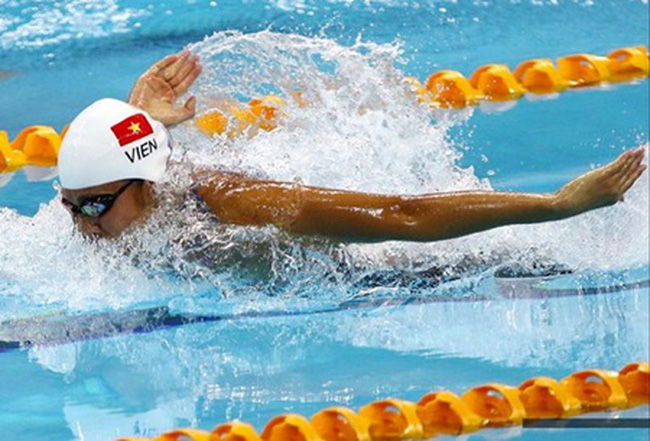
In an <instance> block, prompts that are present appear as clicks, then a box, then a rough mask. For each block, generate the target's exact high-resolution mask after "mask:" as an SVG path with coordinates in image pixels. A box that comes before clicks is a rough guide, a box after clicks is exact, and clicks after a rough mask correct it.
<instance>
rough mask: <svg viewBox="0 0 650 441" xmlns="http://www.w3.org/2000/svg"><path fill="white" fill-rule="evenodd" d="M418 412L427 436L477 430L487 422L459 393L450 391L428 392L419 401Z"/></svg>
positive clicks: (458, 433)
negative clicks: (473, 410)
mask: <svg viewBox="0 0 650 441" xmlns="http://www.w3.org/2000/svg"><path fill="white" fill-rule="evenodd" d="M416 412H417V415H418V418H420V421H421V422H422V429H423V431H424V436H425V437H433V436H435V435H437V434H445V435H460V434H461V433H470V432H476V431H477V430H479V429H480V428H481V427H483V426H484V424H485V420H484V419H483V418H481V417H480V416H478V415H477V414H475V413H474V412H472V410H471V409H470V408H469V406H467V404H466V403H465V402H464V401H463V400H461V398H460V397H459V396H458V395H456V394H454V393H452V392H448V391H440V392H431V393H428V394H426V395H425V396H423V397H422V398H421V399H420V401H418V403H417V410H416Z"/></svg>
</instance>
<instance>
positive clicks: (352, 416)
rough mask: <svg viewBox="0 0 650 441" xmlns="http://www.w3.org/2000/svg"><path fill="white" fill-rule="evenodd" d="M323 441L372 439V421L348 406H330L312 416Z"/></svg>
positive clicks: (367, 440) (364, 440)
mask: <svg viewBox="0 0 650 441" xmlns="http://www.w3.org/2000/svg"><path fill="white" fill-rule="evenodd" d="M311 424H312V426H314V429H315V430H316V432H317V433H318V435H319V436H320V437H321V438H322V439H323V441H371V438H370V421H369V420H367V419H366V418H364V417H362V416H360V415H357V414H356V413H355V412H354V411H353V410H351V409H348V408H347V407H330V408H327V409H325V410H321V411H320V412H317V413H315V414H314V416H312V417H311Z"/></svg>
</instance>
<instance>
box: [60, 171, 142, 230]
mask: <svg viewBox="0 0 650 441" xmlns="http://www.w3.org/2000/svg"><path fill="white" fill-rule="evenodd" d="M129 182H130V181H128V180H125V181H115V182H111V183H108V184H102V185H97V186H95V187H88V188H83V189H80V190H67V189H63V190H62V191H61V196H62V198H63V200H64V205H69V204H70V203H71V204H73V205H74V206H75V207H79V204H80V203H82V202H83V201H84V200H87V199H88V198H91V197H93V196H99V195H115V194H116V193H118V192H119V191H120V190H121V189H123V191H122V193H120V194H119V195H118V196H117V198H115V200H114V202H113V205H112V206H111V207H110V208H109V209H108V210H107V211H105V212H104V213H103V214H102V215H101V216H99V217H90V216H86V215H83V214H80V213H78V212H76V211H77V210H76V208H73V209H70V208H68V211H69V212H70V214H71V215H72V219H73V221H74V223H75V225H76V226H77V228H78V229H79V231H81V232H82V233H83V234H86V235H90V236H96V237H117V236H119V235H120V234H121V233H122V232H124V231H125V230H127V229H128V228H129V227H132V226H134V225H135V224H137V223H138V221H141V220H143V218H144V217H145V216H146V214H147V212H148V209H149V207H150V206H151V201H152V192H151V183H150V182H147V181H133V182H132V183H131V184H130V185H128V186H127V184H129ZM125 186H126V188H125Z"/></svg>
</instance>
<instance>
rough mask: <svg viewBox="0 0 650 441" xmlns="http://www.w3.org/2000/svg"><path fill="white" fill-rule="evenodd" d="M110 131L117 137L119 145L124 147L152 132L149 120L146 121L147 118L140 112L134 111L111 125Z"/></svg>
mask: <svg viewBox="0 0 650 441" xmlns="http://www.w3.org/2000/svg"><path fill="white" fill-rule="evenodd" d="M111 131H112V132H113V134H114V135H115V137H116V138H117V142H119V144H120V147H124V146H125V145H127V144H131V143H132V142H135V141H137V140H138V139H142V138H144V137H145V136H148V135H151V134H152V133H153V129H152V128H151V124H149V121H147V118H146V117H145V116H144V115H143V114H142V113H136V114H135V115H132V116H129V117H128V118H126V119H125V120H123V121H120V122H118V123H117V124H115V125H114V126H112V127H111Z"/></svg>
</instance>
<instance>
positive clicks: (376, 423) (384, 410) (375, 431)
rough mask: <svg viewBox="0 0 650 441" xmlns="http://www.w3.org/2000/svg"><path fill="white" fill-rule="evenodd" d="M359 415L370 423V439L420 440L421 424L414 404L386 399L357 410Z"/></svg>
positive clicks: (389, 440) (382, 440) (393, 440)
mask: <svg viewBox="0 0 650 441" xmlns="http://www.w3.org/2000/svg"><path fill="white" fill-rule="evenodd" d="M359 415H360V416H361V417H363V418H366V419H367V420H368V421H369V422H370V427H369V432H370V439H372V440H381V441H399V440H411V439H422V437H423V429H422V423H421V422H420V419H419V418H418V415H417V406H416V404H415V403H412V402H410V401H404V400H397V399H388V400H381V401H375V402H374V403H370V404H368V405H366V406H364V407H362V408H361V409H360V410H359Z"/></svg>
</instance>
